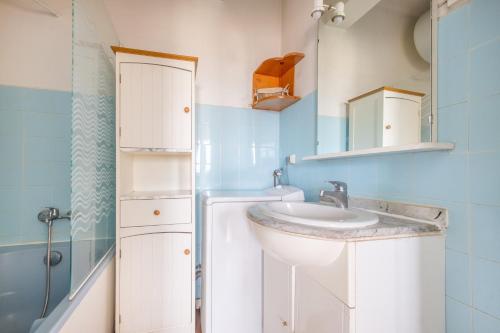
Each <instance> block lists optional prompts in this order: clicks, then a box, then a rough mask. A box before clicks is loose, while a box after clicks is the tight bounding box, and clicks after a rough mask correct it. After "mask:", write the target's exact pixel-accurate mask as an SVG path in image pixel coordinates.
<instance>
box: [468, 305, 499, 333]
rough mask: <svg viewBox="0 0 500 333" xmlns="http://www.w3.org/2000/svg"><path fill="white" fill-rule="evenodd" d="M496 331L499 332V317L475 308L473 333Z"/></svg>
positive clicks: (495, 332)
mask: <svg viewBox="0 0 500 333" xmlns="http://www.w3.org/2000/svg"><path fill="white" fill-rule="evenodd" d="M498 332H500V319H498V318H494V317H492V316H489V315H487V314H485V313H482V312H480V311H477V310H475V311H474V333H498Z"/></svg>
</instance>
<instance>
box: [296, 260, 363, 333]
mask: <svg viewBox="0 0 500 333" xmlns="http://www.w3.org/2000/svg"><path fill="white" fill-rule="evenodd" d="M294 303H295V323H294V325H295V333H312V332H314V333H333V332H335V333H337V332H338V333H348V332H353V331H354V327H353V326H351V325H350V318H351V317H352V315H351V312H352V311H353V310H350V309H349V308H348V307H347V306H345V304H344V303H342V302H341V301H340V300H339V299H338V298H336V297H335V295H333V294H332V293H331V292H330V291H329V290H328V289H326V288H324V287H323V286H322V285H321V284H319V283H318V282H317V281H316V280H314V279H313V278H311V277H309V276H308V275H307V274H305V273H304V272H302V271H301V269H300V267H299V268H296V270H295V300H294Z"/></svg>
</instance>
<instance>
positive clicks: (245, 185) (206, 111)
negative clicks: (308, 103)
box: [196, 104, 279, 190]
mask: <svg viewBox="0 0 500 333" xmlns="http://www.w3.org/2000/svg"><path fill="white" fill-rule="evenodd" d="M196 126H197V132H196V133H197V138H196V175H197V177H198V179H197V182H196V186H197V189H198V190H205V189H212V190H217V189H225V190H227V189H262V188H265V187H268V186H272V184H273V176H272V172H273V170H274V169H276V168H277V167H278V165H279V160H278V152H279V113H277V112H271V111H260V110H252V109H248V108H234V107H225V106H212V105H203V104H198V105H197V121H196Z"/></svg>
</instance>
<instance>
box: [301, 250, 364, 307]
mask: <svg viewBox="0 0 500 333" xmlns="http://www.w3.org/2000/svg"><path fill="white" fill-rule="evenodd" d="M355 252H356V246H355V243H352V242H348V243H347V244H346V246H345V247H344V249H343V250H342V253H341V254H340V255H339V257H338V258H337V259H336V260H335V261H334V262H333V263H332V264H330V265H328V266H303V267H300V271H301V272H304V273H306V274H307V275H309V276H310V277H314V279H315V280H316V281H317V282H318V283H319V284H321V285H322V286H323V287H325V288H326V289H327V290H328V291H329V292H331V293H332V294H333V295H335V297H337V298H338V299H339V300H341V301H342V302H343V303H345V304H346V305H347V306H349V307H355V305H356V304H355V301H356V299H355V276H356V272H355V260H356V256H355Z"/></svg>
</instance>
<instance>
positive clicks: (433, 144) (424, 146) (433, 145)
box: [303, 0, 455, 160]
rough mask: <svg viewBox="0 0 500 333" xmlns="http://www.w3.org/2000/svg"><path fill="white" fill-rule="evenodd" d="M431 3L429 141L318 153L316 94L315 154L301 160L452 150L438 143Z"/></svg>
mask: <svg viewBox="0 0 500 333" xmlns="http://www.w3.org/2000/svg"><path fill="white" fill-rule="evenodd" d="M430 5H431V8H430V9H431V47H432V50H431V56H432V63H431V91H432V96H431V103H432V105H431V115H432V124H431V137H430V142H421V143H419V144H412V145H403V146H391V147H377V148H370V149H360V150H351V151H343V152H332V153H323V154H318V153H317V149H318V144H317V143H318V123H317V122H318V95H319V93H317V94H316V113H315V114H316V135H315V138H314V140H315V145H314V152H315V155H312V156H306V157H304V158H303V160H321V159H331V158H342V157H353V156H366V155H378V154H390V153H400V152H415V151H434V150H452V149H454V146H455V145H454V144H453V143H439V142H438V126H437V123H438V120H439V119H438V112H437V111H438V107H437V105H438V31H437V30H438V15H437V14H438V0H430ZM320 24H323V23H322V22H321V20H318V21H317V23H316V41H317V43H316V59H318V55H319V28H320ZM315 74H316V90H317V89H318V88H317V87H318V86H317V85H318V77H319V61H316V73H315Z"/></svg>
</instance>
